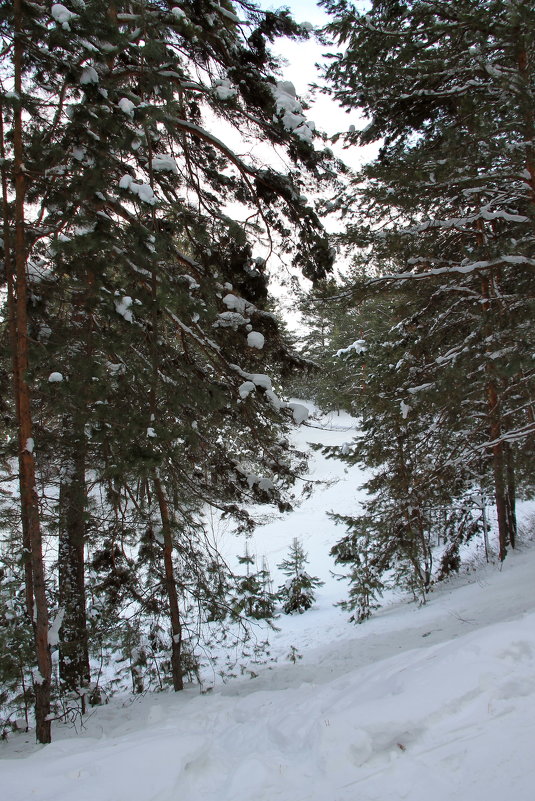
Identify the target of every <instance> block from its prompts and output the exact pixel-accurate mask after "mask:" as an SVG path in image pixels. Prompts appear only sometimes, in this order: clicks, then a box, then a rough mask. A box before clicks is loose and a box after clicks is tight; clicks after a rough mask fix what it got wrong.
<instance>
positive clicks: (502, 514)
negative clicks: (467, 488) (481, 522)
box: [487, 381, 510, 562]
mask: <svg viewBox="0 0 535 801" xmlns="http://www.w3.org/2000/svg"><path fill="white" fill-rule="evenodd" d="M487 402H488V410H489V419H490V439H491V442H493V443H494V444H493V445H492V446H491V453H492V469H493V473H494V498H495V504H496V517H497V519H498V541H499V557H500V561H502V562H503V560H504V559H505V557H506V555H507V545H508V543H509V541H510V534H509V527H508V516H507V495H506V488H505V460H504V454H503V442H502V441H501V439H500V437H501V424H500V414H499V405H498V394H497V392H496V387H495V385H494V383H493V382H492V381H491V382H489V384H488V386H487Z"/></svg>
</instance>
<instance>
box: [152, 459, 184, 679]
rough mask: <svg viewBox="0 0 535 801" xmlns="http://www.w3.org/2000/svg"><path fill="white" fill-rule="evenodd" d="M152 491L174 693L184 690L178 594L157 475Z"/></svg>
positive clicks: (165, 506)
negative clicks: (159, 530) (159, 536)
mask: <svg viewBox="0 0 535 801" xmlns="http://www.w3.org/2000/svg"><path fill="white" fill-rule="evenodd" d="M154 490H155V492H156V497H157V499H158V506H159V508H160V517H161V521H162V533H163V540H164V545H163V562H164V571H165V588H166V592H167V599H168V602H169V615H170V618H171V671H172V677H173V689H174V690H175V692H178V691H179V690H183V689H184V679H183V675H182V623H181V620H180V608H179V605H178V592H177V586H176V580H175V574H174V569H173V536H172V526H171V517H170V514H169V505H168V503H167V498H166V497H165V493H164V490H163V487H162V482H161V480H160V478H159V476H158V475H155V476H154Z"/></svg>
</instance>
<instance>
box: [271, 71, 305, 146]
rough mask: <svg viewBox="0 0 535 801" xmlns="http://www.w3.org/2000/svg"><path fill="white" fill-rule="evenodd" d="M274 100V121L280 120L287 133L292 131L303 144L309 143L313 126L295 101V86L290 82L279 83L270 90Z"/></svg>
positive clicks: (299, 104) (296, 100) (297, 101)
mask: <svg viewBox="0 0 535 801" xmlns="http://www.w3.org/2000/svg"><path fill="white" fill-rule="evenodd" d="M272 93H273V97H274V100H275V109H276V119H280V121H281V122H282V125H283V127H284V128H286V130H287V131H293V133H294V134H296V136H298V137H299V138H300V139H302V140H303V141H305V142H311V141H312V138H313V136H314V130H315V125H314V123H313V122H311V121H309V120H307V119H306V117H305V115H304V114H303V107H302V105H301V103H300V102H299V100H298V99H297V94H296V91H295V86H294V85H293V83H292V82H291V81H279V82H278V83H277V85H276V86H274V87H273V88H272Z"/></svg>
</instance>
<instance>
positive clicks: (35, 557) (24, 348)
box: [13, 0, 52, 743]
mask: <svg viewBox="0 0 535 801" xmlns="http://www.w3.org/2000/svg"><path fill="white" fill-rule="evenodd" d="M14 22H15V44H14V60H13V63H14V74H15V92H16V93H17V95H18V97H19V98H21V97H22V59H23V38H22V33H23V12H22V0H14ZM13 117H14V119H13V156H14V158H13V171H14V177H15V245H14V254H15V270H16V275H15V295H16V297H15V329H16V339H17V343H16V344H17V347H16V353H15V356H14V359H13V362H14V369H15V374H16V378H15V382H14V383H15V387H16V392H17V397H16V407H17V413H18V425H19V443H20V453H19V465H20V476H19V482H20V498H21V507H22V509H23V512H22V519H23V521H24V520H26V524H27V527H28V535H27V536H28V541H29V543H28V544H29V547H30V551H31V567H32V580H33V596H34V603H35V611H34V618H33V629H34V641H35V652H36V658H37V666H38V675H36V676H35V677H34V689H35V721H36V735H37V740H38V741H39V742H40V743H49V742H50V739H51V737H50V720H49V717H50V685H51V679H52V661H51V658H50V647H49V644H48V604H47V598H46V585H45V570H44V563H43V547H42V537H41V526H40V520H39V503H38V498H37V491H36V483H35V462H34V456H33V438H32V415H31V406H30V391H29V387H28V384H27V381H26V373H27V370H28V316H27V291H26V242H25V220H24V197H25V191H26V186H25V173H24V158H23V156H24V151H23V143H22V109H21V104H20V100H18V101H17V102H16V106H15V110H14V115H13Z"/></svg>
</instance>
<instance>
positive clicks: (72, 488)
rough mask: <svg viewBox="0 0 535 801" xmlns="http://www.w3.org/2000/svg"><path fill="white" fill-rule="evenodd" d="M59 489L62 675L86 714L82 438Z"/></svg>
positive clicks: (88, 668)
mask: <svg viewBox="0 0 535 801" xmlns="http://www.w3.org/2000/svg"><path fill="white" fill-rule="evenodd" d="M74 445H75V452H74V454H73V456H72V459H71V461H70V463H68V465H67V468H66V471H65V476H64V478H63V480H62V484H61V490H60V532H59V554H58V562H59V604H60V608H61V609H62V610H63V615H64V617H63V622H62V625H61V628H60V649H59V674H60V678H61V681H62V682H63V684H64V686H65V688H66V689H67V690H68V691H70V692H76V693H79V694H80V696H81V702H82V712H85V693H84V690H85V689H87V687H88V686H89V682H90V667H89V648H88V639H87V619H86V592H85V569H84V568H85V560H84V547H85V541H86V497H87V488H86V481H85V461H86V459H85V447H84V440H83V435H82V438H81V439H79V440H77V441H76V442H75V443H74Z"/></svg>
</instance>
